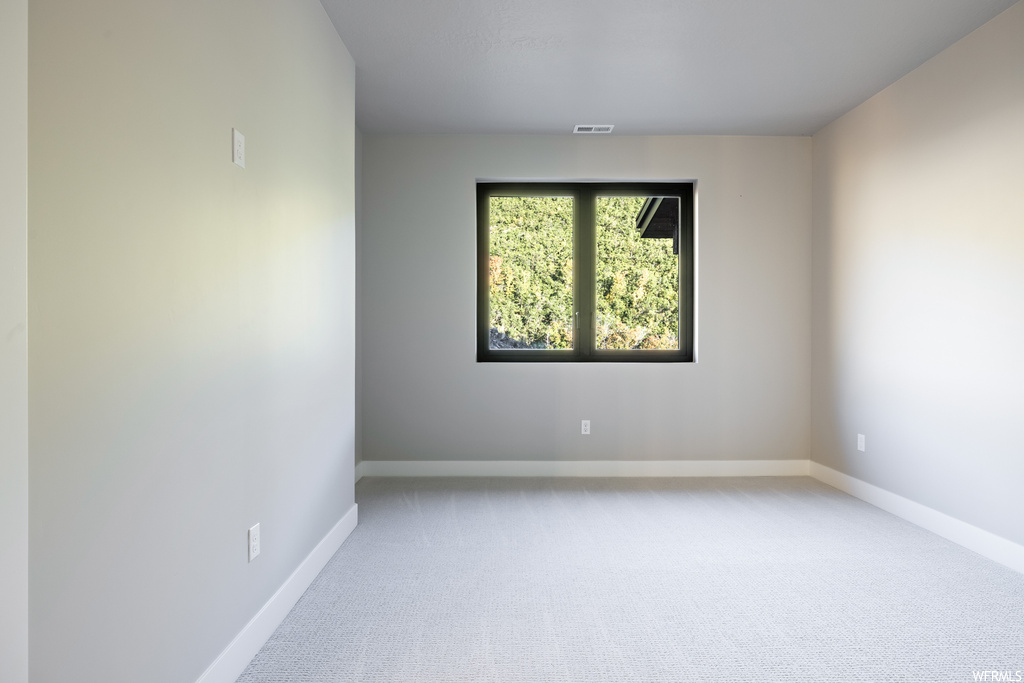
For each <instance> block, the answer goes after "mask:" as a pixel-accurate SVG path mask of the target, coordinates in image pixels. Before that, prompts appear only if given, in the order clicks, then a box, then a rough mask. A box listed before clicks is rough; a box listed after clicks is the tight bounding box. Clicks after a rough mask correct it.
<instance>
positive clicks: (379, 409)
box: [360, 135, 811, 460]
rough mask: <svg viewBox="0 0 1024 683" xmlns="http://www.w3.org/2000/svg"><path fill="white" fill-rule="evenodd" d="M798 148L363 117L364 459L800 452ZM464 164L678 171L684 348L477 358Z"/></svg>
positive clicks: (533, 174)
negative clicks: (690, 279) (688, 328)
mask: <svg viewBox="0 0 1024 683" xmlns="http://www.w3.org/2000/svg"><path fill="white" fill-rule="evenodd" d="M810 160H811V159H810V139H809V138H762V137H628V136H623V137H607V138H580V137H571V136H564V137H563V136H559V137H555V136H551V137H531V136H393V137H392V136H378V135H366V136H365V139H364V145H363V167H362V168H363V231H362V246H361V251H360V268H361V271H362V275H361V277H362V290H361V292H362V294H361V297H360V305H361V309H362V313H361V315H362V325H361V328H360V330H361V332H360V335H361V343H362V358H363V363H362V366H363V373H364V384H363V391H362V395H361V401H362V407H363V412H362V419H363V423H362V426H363V432H362V434H363V458H364V459H365V460H403V459H409V460H492V459H493V460H561V459H564V460H632V459H642V460H675V459H679V460H725V459H799V458H807V457H808V456H809V445H808V441H809V435H810V425H809V414H810V404H809V401H810V368H809V363H808V362H807V359H808V357H809V355H810V294H809V284H810V183H811V181H810V173H811V167H810ZM477 178H489V179H498V178H540V179H556V178H567V179H574V178H575V179H579V178H607V179H649V178H660V179H691V178H695V179H696V180H697V182H698V195H699V200H698V201H699V206H700V208H699V215H698V222H699V226H698V229H699V236H698V264H699V277H698V306H699V314H698V335H697V336H698V339H697V341H698V356H699V362H698V363H695V364H671V365H665V364H652V365H645V364H614V365H613V364H590V365H573V364H500V363H484V364H478V363H476V362H475V360H474V358H475V351H476V349H475V344H476V340H475V330H476V262H477V261H476V216H475V211H476V208H475V207H476V200H475V181H476V179H477ZM582 418H588V419H590V420H592V428H593V433H592V435H591V436H590V437H588V438H585V439H583V438H581V437H580V436H579V429H580V420H581V419H582Z"/></svg>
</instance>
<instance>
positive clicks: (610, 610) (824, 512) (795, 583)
mask: <svg viewBox="0 0 1024 683" xmlns="http://www.w3.org/2000/svg"><path fill="white" fill-rule="evenodd" d="M356 499H357V502H358V503H359V526H358V527H357V528H356V530H355V531H354V532H353V533H352V535H351V536H350V537H349V539H348V540H347V541H346V542H345V544H344V545H343V546H342V547H341V549H340V550H339V551H338V553H337V554H336V555H335V556H334V558H333V559H332V560H331V561H330V563H329V564H328V565H327V567H326V568H325V569H324V571H323V572H322V573H321V575H320V576H319V577H318V578H317V579H316V581H315V582H314V583H313V585H312V586H311V587H310V589H309V590H308V591H307V592H306V594H305V595H304V596H303V597H302V599H301V600H300V601H299V603H298V604H297V605H296V607H295V609H294V610H292V612H291V614H290V615H289V616H288V618H287V619H286V620H285V622H284V623H283V624H282V625H281V627H280V628H279V629H278V630H277V632H276V633H275V634H274V635H273V637H272V638H271V639H270V641H269V642H268V643H267V644H266V646H265V647H264V648H263V649H262V650H261V651H260V653H259V654H258V655H257V656H256V657H255V658H254V659H253V661H252V663H251V664H250V665H249V668H248V669H246V671H245V673H244V674H243V675H242V676H241V678H239V679H238V680H239V681H240V682H242V683H282V682H285V681H287V682H299V681H301V682H316V683H327V682H330V681H382V682H383V681H388V682H390V681H465V682H467V683H468V682H471V681H472V682H476V681H559V682H569V681H572V682H576V681H579V682H587V681H672V682H677V681H972V680H976V678H975V672H982V671H1001V672H1007V671H1009V672H1011V674H1012V673H1013V672H1017V671H1021V672H1024V575H1021V574H1019V573H1016V572H1014V571H1012V570H1010V569H1007V568H1005V567H1003V566H1001V565H999V564H996V563H994V562H991V561H989V560H987V559H985V558H983V557H981V556H979V555H976V554H974V553H972V552H970V551H968V550H965V549H964V548H961V547H960V546H957V545H954V544H953V543H950V542H948V541H946V540H944V539H942V538H940V537H938V536H935V535H933V534H931V533H929V532H927V531H924V530H922V529H920V528H918V527H916V526H913V525H911V524H909V523H907V522H904V521H902V520H900V519H899V518H897V517H894V516H892V515H889V514H888V513H885V512H883V511H881V510H879V509H877V508H874V507H872V506H870V505H868V504H866V503H863V502H861V501H858V500H856V499H854V498H851V497H850V496H847V495H846V494H843V493H840V492H839V491H836V490H835V489H832V488H829V487H828V486H825V485H823V484H820V483H818V482H816V481H815V480H813V479H809V478H805V477H794V478H778V477H764V478H736V479H732V478H731V479H563V478H559V479H515V478H479V479H463V478H459V479H455V478H444V479H438V478H423V479H381V478H367V479H363V480H362V481H361V482H360V483H359V484H358V486H357V488H356ZM990 675H991V674H990ZM1022 675H1024V674H1022ZM988 680H992V679H991V678H989V679H988ZM1009 680H1016V679H1014V678H1011V679H1009Z"/></svg>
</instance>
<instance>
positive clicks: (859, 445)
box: [857, 434, 865, 453]
mask: <svg viewBox="0 0 1024 683" xmlns="http://www.w3.org/2000/svg"><path fill="white" fill-rule="evenodd" d="M857 450H858V451H860V452H861V453H863V452H864V450H865V447H864V435H863V434H858V435H857Z"/></svg>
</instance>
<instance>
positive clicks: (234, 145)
mask: <svg viewBox="0 0 1024 683" xmlns="http://www.w3.org/2000/svg"><path fill="white" fill-rule="evenodd" d="M231 161H233V162H235V163H236V164H238V165H239V166H241V167H242V168H245V136H244V135H242V134H241V133H239V132H238V130H236V129H235V128H232V129H231Z"/></svg>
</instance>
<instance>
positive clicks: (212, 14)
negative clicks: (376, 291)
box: [5, 0, 355, 683]
mask: <svg viewBox="0 0 1024 683" xmlns="http://www.w3.org/2000/svg"><path fill="white" fill-rule="evenodd" d="M30 12H31V16H30V23H29V26H30V54H29V77H30V80H31V84H32V86H31V92H30V97H29V162H30V168H31V173H32V182H31V187H30V192H29V219H30V226H31V230H30V234H29V319H30V321H31V335H32V344H31V346H30V348H29V397H30V406H29V407H30V413H29V414H30V420H29V445H30V453H31V463H30V464H31V484H30V487H31V490H30V493H31V496H30V533H31V555H30V563H31V564H30V569H31V640H32V648H31V658H32V659H31V665H32V677H33V681H37V682H39V683H50V682H54V683H56V682H58V681H61V682H63V681H104V682H106V683H115V682H119V681H124V682H129V681H130V682H133V683H134V682H138V681H147V683H159V682H162V681H166V682H171V681H175V682H181V681H193V680H196V678H197V677H198V676H199V675H200V674H201V673H202V672H203V671H204V669H206V667H207V666H208V665H209V664H210V663H211V662H212V661H213V660H214V658H215V657H216V656H217V655H218V653H219V652H220V651H221V650H222V649H223V648H224V647H225V646H226V645H227V644H228V643H229V642H230V640H231V639H232V638H233V637H234V636H235V635H236V634H237V633H238V632H239V631H240V630H241V629H242V627H243V626H244V625H245V624H246V623H247V622H248V620H249V619H250V618H251V617H253V616H254V615H255V614H256V612H257V610H259V608H260V607H261V606H262V605H263V604H264V603H265V602H266V601H267V600H268V599H269V598H270V597H271V595H272V594H273V593H274V591H275V590H276V589H277V588H278V587H279V586H281V585H282V584H283V583H284V581H285V580H286V579H287V578H288V576H289V575H290V573H291V572H292V571H293V570H294V569H295V568H296V567H297V566H298V564H299V563H300V562H301V561H302V559H303V558H304V557H305V556H306V555H307V554H308V553H309V551H310V550H311V549H312V548H313V547H314V546H315V544H316V543H317V542H318V541H320V540H321V538H323V536H324V535H325V534H326V533H327V532H328V531H329V530H330V529H331V528H332V526H333V525H334V524H335V523H336V522H337V521H338V520H339V519H340V518H341V517H342V516H343V515H344V514H345V513H346V512H347V511H348V510H349V509H350V507H351V506H352V505H353V502H354V501H353V450H354V446H353V438H354V436H353V434H354V377H353V372H354V369H353V355H354V315H355V313H354V257H355V251H354V193H353V186H354V178H353V175H354V122H353V79H354V70H353V63H352V60H351V58H350V57H349V55H348V53H347V51H346V50H345V47H344V46H343V45H342V43H341V41H340V39H339V38H338V36H337V34H336V32H335V30H334V28H333V27H332V25H331V23H330V22H329V20H328V18H327V16H326V14H325V12H324V10H323V8H322V7H321V5H320V4H319V3H318V2H316V0H255V1H252V0H249V1H246V2H241V1H238V0H228V1H227V2H212V3H211V2H205V1H203V0H180V1H177V2H156V1H154V0H142V1H132V2H129V1H128V0H104V1H103V2H89V3H81V2H71V1H69V0H33V2H32V3H31V8H30ZM232 127H237V128H238V129H239V130H241V131H242V132H243V133H244V134H245V136H246V143H247V168H246V169H244V170H243V169H241V168H239V167H237V166H235V165H233V164H232V163H231V159H230V149H231V129H232ZM5 334H6V331H5ZM257 522H259V523H261V525H262V535H263V554H262V555H261V556H260V557H259V558H258V559H257V560H256V561H255V562H253V563H252V564H248V563H247V561H246V530H247V528H248V527H249V526H251V525H253V524H255V523H257Z"/></svg>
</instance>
